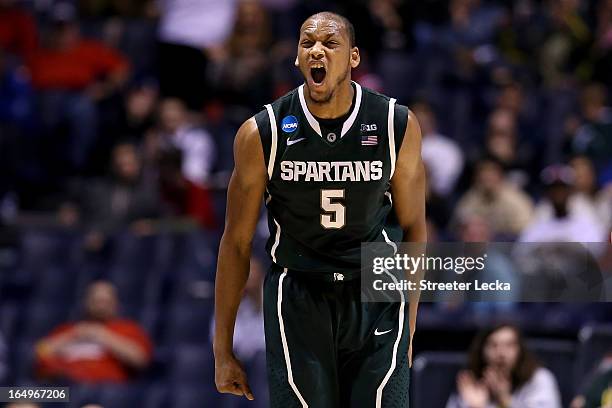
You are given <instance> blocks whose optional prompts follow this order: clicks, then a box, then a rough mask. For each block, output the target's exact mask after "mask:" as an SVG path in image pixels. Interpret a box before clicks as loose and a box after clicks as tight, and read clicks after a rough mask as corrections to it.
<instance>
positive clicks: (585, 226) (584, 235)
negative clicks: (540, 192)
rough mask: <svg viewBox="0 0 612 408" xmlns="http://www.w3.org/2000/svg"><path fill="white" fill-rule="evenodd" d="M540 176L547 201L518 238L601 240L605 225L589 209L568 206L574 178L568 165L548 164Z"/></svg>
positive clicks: (525, 239)
mask: <svg viewBox="0 0 612 408" xmlns="http://www.w3.org/2000/svg"><path fill="white" fill-rule="evenodd" d="M541 179H542V183H543V184H544V185H545V186H546V188H547V194H546V195H547V203H545V204H543V206H542V207H540V209H539V211H538V213H539V216H538V217H535V218H534V219H533V222H532V223H531V224H530V225H529V226H527V228H526V229H525V230H524V231H523V233H522V234H521V236H520V238H519V240H520V241H521V242H601V241H602V240H603V239H604V238H605V234H606V228H605V227H604V226H603V225H601V224H598V223H597V221H596V220H595V219H593V217H592V213H591V212H590V211H591V210H590V209H588V208H586V209H585V208H584V207H582V209H581V208H580V207H578V205H576V206H575V208H574V209H573V210H574V211H572V208H571V207H570V203H571V197H572V187H573V186H574V184H575V182H576V176H575V173H574V171H573V170H572V169H571V168H570V167H568V166H562V165H552V166H549V167H547V168H545V169H544V170H543V171H542V176H541ZM547 207H548V208H549V209H546V208H547ZM582 211H584V212H582Z"/></svg>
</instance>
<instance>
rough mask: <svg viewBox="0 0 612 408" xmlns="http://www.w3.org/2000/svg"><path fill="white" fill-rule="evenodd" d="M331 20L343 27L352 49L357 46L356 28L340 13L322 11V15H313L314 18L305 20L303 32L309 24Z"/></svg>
mask: <svg viewBox="0 0 612 408" xmlns="http://www.w3.org/2000/svg"><path fill="white" fill-rule="evenodd" d="M330 20H331V21H333V22H335V23H337V24H338V25H340V26H341V27H342V29H343V30H344V32H345V33H346V36H347V38H348V39H349V45H350V46H351V47H354V46H355V27H354V26H353V23H351V22H350V21H349V20H348V18H346V17H344V16H343V15H340V14H338V13H334V12H331V11H322V12H320V13H316V14H313V15H312V16H310V17H308V18H307V19H306V20H304V23H303V24H302V28H301V30H304V28H305V27H306V26H307V25H308V23H312V22H319V21H330Z"/></svg>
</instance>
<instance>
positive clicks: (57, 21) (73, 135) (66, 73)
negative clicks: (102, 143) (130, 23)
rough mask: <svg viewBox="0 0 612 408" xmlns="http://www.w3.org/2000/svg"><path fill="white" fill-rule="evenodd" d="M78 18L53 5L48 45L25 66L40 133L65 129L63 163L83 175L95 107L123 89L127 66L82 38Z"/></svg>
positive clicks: (93, 133)
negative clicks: (35, 96)
mask: <svg viewBox="0 0 612 408" xmlns="http://www.w3.org/2000/svg"><path fill="white" fill-rule="evenodd" d="M76 17H77V16H76V10H75V9H74V7H73V6H72V5H71V4H69V3H65V2H60V3H56V4H55V5H54V6H53V9H52V15H51V18H52V27H51V32H50V34H49V36H48V38H46V40H47V41H46V44H45V46H44V47H41V48H38V49H37V50H36V51H34V52H33V53H32V54H31V55H30V57H29V59H28V65H29V68H30V72H31V75H32V82H33V84H34V87H35V89H36V90H37V91H39V94H40V98H39V99H40V115H41V119H42V123H43V127H44V131H45V132H47V134H53V133H54V132H57V131H58V130H59V128H60V126H61V125H67V127H68V133H69V136H70V143H69V144H67V145H65V150H67V151H68V153H67V155H68V157H67V159H68V160H69V163H70V164H71V165H72V166H73V168H74V169H78V170H81V169H83V167H84V166H85V164H86V161H87V159H88V156H89V154H90V150H91V148H92V146H93V144H94V143H95V141H96V138H97V126H98V112H97V106H96V103H97V102H99V101H101V100H103V99H105V98H108V97H110V96H111V95H112V94H114V93H115V92H117V91H118V90H119V89H120V88H121V87H122V86H123V84H124V83H125V81H126V79H127V77H128V74H129V64H128V62H127V60H126V59H125V58H124V57H123V56H121V55H120V54H119V53H118V52H116V51H115V50H113V49H110V48H108V47H106V46H105V45H104V44H102V43H100V42H98V41H95V40H88V39H84V38H82V37H81V35H80V30H79V24H78V21H77V18H76ZM61 153H64V152H63V151H62V152H61Z"/></svg>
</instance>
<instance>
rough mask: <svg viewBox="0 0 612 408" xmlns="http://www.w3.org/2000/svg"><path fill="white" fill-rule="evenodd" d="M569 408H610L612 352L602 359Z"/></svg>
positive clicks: (611, 407) (611, 398)
mask: <svg viewBox="0 0 612 408" xmlns="http://www.w3.org/2000/svg"><path fill="white" fill-rule="evenodd" d="M570 408H612V352H611V353H609V354H608V355H607V356H606V357H604V359H603V360H602V361H601V363H600V364H599V366H598V367H597V368H596V369H595V372H594V373H593V374H592V375H591V376H590V378H589V379H588V380H587V381H586V385H585V386H583V387H582V391H581V393H580V394H579V395H578V396H577V397H576V398H574V400H573V401H572V403H571V405H570Z"/></svg>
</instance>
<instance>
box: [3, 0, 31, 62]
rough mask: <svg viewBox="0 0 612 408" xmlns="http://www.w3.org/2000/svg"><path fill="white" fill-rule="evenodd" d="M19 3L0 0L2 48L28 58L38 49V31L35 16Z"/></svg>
mask: <svg viewBox="0 0 612 408" xmlns="http://www.w3.org/2000/svg"><path fill="white" fill-rule="evenodd" d="M17 3H18V1H17V0H0V49H4V50H6V51H7V52H9V53H10V54H13V55H16V56H19V57H21V58H26V57H27V56H28V55H29V54H30V53H31V52H32V51H34V49H36V45H37V40H38V33H37V29H36V22H35V21H34V18H33V17H32V16H31V15H30V14H29V13H28V12H27V11H26V10H23V9H22V8H20V7H19V6H18V5H17Z"/></svg>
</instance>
